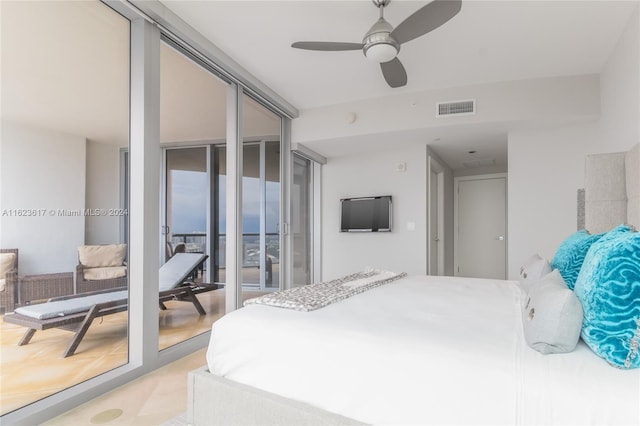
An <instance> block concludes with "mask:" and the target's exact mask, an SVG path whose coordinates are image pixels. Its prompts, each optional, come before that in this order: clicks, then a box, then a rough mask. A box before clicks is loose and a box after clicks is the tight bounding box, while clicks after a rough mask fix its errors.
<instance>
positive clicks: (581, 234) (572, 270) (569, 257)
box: [551, 230, 604, 290]
mask: <svg viewBox="0 0 640 426" xmlns="http://www.w3.org/2000/svg"><path fill="white" fill-rule="evenodd" d="M603 235H604V234H596V235H591V234H589V233H588V232H587V231H585V230H582V231H578V232H576V233H574V234H571V235H569V236H568V237H567V238H566V239H565V240H564V241H563V242H562V243H560V247H558V251H556V254H555V256H553V259H552V260H551V269H557V270H559V271H560V275H562V278H563V279H564V281H565V282H566V283H567V287H569V290H573V287H574V286H575V284H576V279H577V278H578V273H580V268H582V262H583V261H584V257H585V256H586V255H587V252H588V251H589V247H591V244H593V243H595V242H596V241H598V240H599V239H600V237H602V236H603Z"/></svg>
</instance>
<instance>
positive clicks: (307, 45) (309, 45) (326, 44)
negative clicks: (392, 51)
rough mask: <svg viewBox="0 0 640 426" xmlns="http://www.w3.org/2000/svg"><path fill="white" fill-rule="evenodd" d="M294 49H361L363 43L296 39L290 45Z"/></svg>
mask: <svg viewBox="0 0 640 426" xmlns="http://www.w3.org/2000/svg"><path fill="white" fill-rule="evenodd" d="M291 47H295V48H296V49H306V50H324V51H336V50H361V49H362V48H363V47H364V45H363V44H362V43H343V42H339V41H297V42H295V43H293V44H292V45H291Z"/></svg>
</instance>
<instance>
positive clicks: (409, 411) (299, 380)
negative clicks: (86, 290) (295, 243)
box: [188, 146, 640, 425]
mask: <svg viewBox="0 0 640 426" xmlns="http://www.w3.org/2000/svg"><path fill="white" fill-rule="evenodd" d="M639 158H640V154H639V148H638V146H636V147H635V148H634V149H633V150H631V151H630V152H629V153H623V154H622V155H620V154H610V155H609V154H606V155H597V156H590V157H589V158H588V159H587V162H586V164H587V165H586V174H587V178H586V179H585V186H586V188H585V196H584V198H583V199H584V211H585V218H584V222H585V223H586V225H587V226H588V227H590V229H594V230H595V229H597V232H604V231H607V230H609V229H611V228H614V227H615V226H616V225H618V224H620V223H623V222H627V223H631V224H634V225H636V226H638V225H639V224H640V213H639V210H638V203H639V202H640V201H639V200H638V193H639V192H640V191H639V189H638V186H640V178H638V175H637V171H638V165H639V164H640V160H639ZM621 165H622V166H621ZM621 176H622V177H621ZM621 185H622V188H623V189H622V190H620V187H621ZM612 194H615V196H616V197H617V198H616V199H615V200H614V199H613V198H612ZM620 194H622V195H620ZM579 210H580V209H579ZM580 220H581V219H579V221H580ZM549 275H551V274H549ZM576 286H578V284H576ZM575 290H576V292H578V287H576V289H575ZM529 294H531V293H529ZM390 301H393V302H392V303H390ZM529 301H530V300H529V296H527V293H526V291H525V289H524V288H523V285H522V284H521V283H520V282H518V281H503V280H484V279H470V278H452V277H435V276H404V277H399V278H398V279H395V280H393V281H392V282H388V283H384V284H383V285H379V286H375V287H374V288H371V289H369V290H367V291H364V292H362V293H361V294H358V295H357V296H354V297H349V298H346V299H344V300H341V301H339V302H337V303H332V304H329V305H328V306H325V307H322V308H321V309H316V310H312V311H310V312H300V311H297V310H293V309H281V308H274V307H272V306H265V305H262V304H250V305H247V306H245V307H244V308H242V309H239V310H237V311H234V312H231V313H229V314H227V315H226V316H224V317H223V318H221V319H220V320H219V321H217V322H216V323H215V324H214V326H213V328H212V335H211V341H210V345H209V349H208V352H207V366H206V367H203V368H201V369H199V370H197V371H194V372H191V373H190V375H189V404H188V421H189V422H190V424H194V425H215V424H296V425H297V424H509V425H511V424H518V425H527V424H536V425H537V424H603V425H612V424H636V425H637V424H640V368H633V369H624V368H614V367H613V366H612V365H610V362H608V361H606V360H605V359H603V358H601V357H599V356H597V355H596V354H595V353H594V351H593V350H592V349H591V348H590V347H588V346H587V344H586V343H585V342H584V341H583V340H582V339H581V340H580V341H578V343H577V345H576V346H575V348H572V349H571V351H570V352H567V353H554V354H551V355H544V354H542V353H540V352H538V351H536V350H533V349H532V348H531V347H529V345H528V344H527V336H525V333H524V332H523V322H525V321H526V319H523V312H524V313H525V314H526V312H527V310H526V309H524V307H525V306H526V304H527V303H529ZM635 303H636V305H638V306H637V307H638V309H640V303H638V302H637V301H636V302H635ZM585 316H588V313H587V311H586V310H585ZM638 321H639V322H640V320H638ZM639 329H640V324H639ZM637 343H638V342H637V339H636V341H635V347H636V353H634V354H631V350H630V351H629V354H630V355H632V356H633V357H635V356H636V355H637Z"/></svg>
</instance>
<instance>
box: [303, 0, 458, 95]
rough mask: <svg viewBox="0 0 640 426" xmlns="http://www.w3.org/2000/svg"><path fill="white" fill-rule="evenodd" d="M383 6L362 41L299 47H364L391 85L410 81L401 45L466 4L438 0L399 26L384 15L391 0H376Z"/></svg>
mask: <svg viewBox="0 0 640 426" xmlns="http://www.w3.org/2000/svg"><path fill="white" fill-rule="evenodd" d="M372 1H373V4H375V5H376V6H377V7H378V8H379V9H380V19H378V21H377V22H376V23H375V24H373V26H372V27H371V29H370V30H369V31H367V33H366V34H365V36H364V38H363V39H362V43H345V42H333V41H298V42H295V43H293V44H292V45H291V47H294V48H296V49H306V50H322V51H339V50H362V53H364V56H366V57H367V58H368V59H371V60H373V61H376V62H379V63H380V68H381V69H382V75H383V76H384V79H385V80H386V81H387V83H388V84H389V86H391V87H402V86H404V85H406V84H407V72H406V71H405V69H404V66H403V65H402V63H401V62H400V60H399V59H398V58H397V55H398V52H400V45H402V44H403V43H406V42H408V41H411V40H413V39H415V38H418V37H420V36H423V35H425V34H427V33H428V32H430V31H433V30H435V29H436V28H438V27H439V26H441V25H442V24H444V23H445V22H447V21H448V20H449V19H451V18H453V17H454V16H455V15H456V14H457V13H458V12H459V11H460V8H461V7H462V1H461V0H434V1H432V2H431V3H429V4H427V5H426V6H423V7H422V8H420V9H418V10H417V11H416V12H414V13H413V15H411V16H409V17H408V18H407V19H405V20H404V21H402V22H401V23H400V25H398V26H397V27H396V28H395V29H394V28H393V26H392V25H391V24H389V23H388V22H387V21H386V20H385V19H384V8H385V7H386V6H387V5H388V4H389V2H391V0H372Z"/></svg>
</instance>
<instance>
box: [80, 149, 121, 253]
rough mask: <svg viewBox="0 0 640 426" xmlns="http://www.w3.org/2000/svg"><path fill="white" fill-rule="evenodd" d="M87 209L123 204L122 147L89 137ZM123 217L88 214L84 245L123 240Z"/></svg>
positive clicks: (108, 207)
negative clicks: (121, 177)
mask: <svg viewBox="0 0 640 426" xmlns="http://www.w3.org/2000/svg"><path fill="white" fill-rule="evenodd" d="M86 161H87V188H86V208H88V209H105V210H107V211H109V209H118V208H119V207H120V195H119V194H120V192H119V187H120V148H118V147H117V146H115V145H113V144H105V143H100V142H95V141H92V140H87V160H86ZM120 218H121V217H120V216H108V215H107V216H87V217H86V226H85V244H112V243H118V242H121V238H120V237H121V236H120V235H119V233H120Z"/></svg>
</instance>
